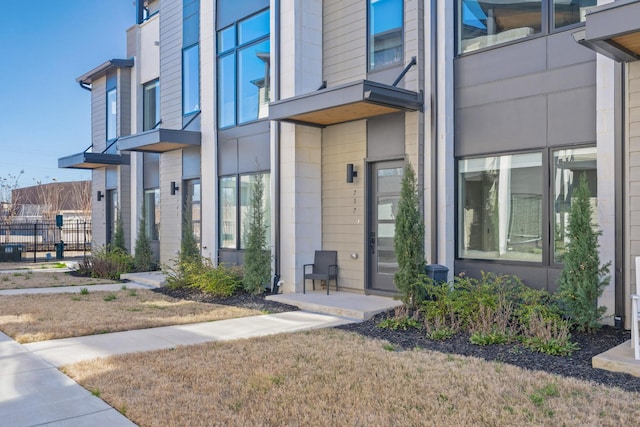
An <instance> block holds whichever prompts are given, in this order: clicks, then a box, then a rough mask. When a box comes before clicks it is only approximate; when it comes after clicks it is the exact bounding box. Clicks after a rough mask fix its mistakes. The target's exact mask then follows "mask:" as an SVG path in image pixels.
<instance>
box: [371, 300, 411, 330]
mask: <svg viewBox="0 0 640 427" xmlns="http://www.w3.org/2000/svg"><path fill="white" fill-rule="evenodd" d="M417 315H418V312H415V313H414V315H412V316H410V315H409V310H408V309H407V307H406V306H404V305H403V306H400V307H397V308H396V309H395V313H394V316H393V317H387V318H386V319H383V320H382V321H380V322H379V323H378V327H379V328H384V329H391V330H393V331H397V330H403V331H406V330H409V329H420V322H419V321H418V316H417Z"/></svg>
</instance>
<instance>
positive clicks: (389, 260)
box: [367, 160, 404, 292]
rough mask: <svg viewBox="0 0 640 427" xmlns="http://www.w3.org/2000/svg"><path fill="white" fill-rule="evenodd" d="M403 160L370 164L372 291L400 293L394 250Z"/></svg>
mask: <svg viewBox="0 0 640 427" xmlns="http://www.w3.org/2000/svg"><path fill="white" fill-rule="evenodd" d="M403 168H404V161H400V160H394V161H383V162H376V163H371V164H370V175H369V176H370V179H369V182H370V195H371V197H370V198H369V212H370V220H369V227H368V230H367V238H368V268H369V288H370V290H372V291H382V292H397V288H396V286H395V285H394V283H393V276H394V274H395V273H396V271H397V270H398V261H397V259H396V253H395V250H394V248H393V239H394V235H395V228H396V215H397V213H398V201H399V200H400V188H401V184H402V173H403Z"/></svg>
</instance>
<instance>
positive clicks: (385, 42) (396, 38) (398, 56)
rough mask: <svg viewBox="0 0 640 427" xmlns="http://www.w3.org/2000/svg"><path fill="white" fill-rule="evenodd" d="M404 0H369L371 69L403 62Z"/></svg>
mask: <svg viewBox="0 0 640 427" xmlns="http://www.w3.org/2000/svg"><path fill="white" fill-rule="evenodd" d="M403 21H404V10H403V0H369V30H368V31H369V71H373V70H376V69H380V68H384V67H388V66H392V65H396V64H401V63H402V57H403V50H404V49H403V37H402V34H403Z"/></svg>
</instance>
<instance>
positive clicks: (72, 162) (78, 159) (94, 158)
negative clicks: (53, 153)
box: [58, 152, 129, 169]
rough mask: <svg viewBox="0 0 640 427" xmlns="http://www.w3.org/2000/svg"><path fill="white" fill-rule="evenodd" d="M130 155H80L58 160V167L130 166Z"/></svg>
mask: <svg viewBox="0 0 640 427" xmlns="http://www.w3.org/2000/svg"><path fill="white" fill-rule="evenodd" d="M128 164H129V155H128V154H106V153H87V152H84V153H78V154H72V155H70V156H66V157H60V158H59V159H58V167H59V168H65V169H98V168H104V167H106V166H117V165H128Z"/></svg>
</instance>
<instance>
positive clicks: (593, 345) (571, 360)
mask: <svg viewBox="0 0 640 427" xmlns="http://www.w3.org/2000/svg"><path fill="white" fill-rule="evenodd" d="M385 317H386V315H385V314H382V315H378V316H376V317H374V318H373V319H371V320H369V321H366V322H362V323H357V324H351V325H344V326H339V327H338V328H339V329H343V330H345V331H351V332H356V333H358V334H361V335H364V336H367V337H371V338H379V339H383V340H387V341H389V342H390V343H391V344H393V345H394V346H395V347H396V348H397V349H401V350H410V349H413V348H422V349H427V350H433V351H438V352H442V353H453V354H459V355H464V356H474V357H479V358H482V359H485V360H489V361H496V362H503V363H508V364H511V365H515V366H518V367H521V368H525V369H531V370H537V371H546V372H549V373H553V374H558V375H563V376H566V377H574V378H579V379H581V380H588V381H594V382H596V383H599V384H603V385H607V386H613V387H619V388H621V389H623V390H626V391H634V392H640V377H634V376H633V375H630V374H621V373H615V372H609V371H605V370H602V369H594V368H592V367H591V358H592V357H593V356H595V355H597V354H600V353H603V352H604V351H606V350H609V349H610V348H613V347H615V346H617V345H619V344H621V343H623V342H625V341H626V340H628V339H630V337H631V334H630V333H629V331H623V330H618V329H614V328H612V327H609V326H603V327H602V328H601V329H600V330H599V331H597V332H596V333H594V334H586V333H579V332H574V333H573V334H572V340H573V341H574V342H575V343H577V344H578V346H579V350H577V351H575V352H573V354H572V355H571V356H566V357H563V356H549V355H546V354H543V353H537V352H534V351H531V350H529V349H527V348H525V347H523V346H522V345H519V344H508V345H487V346H480V345H475V344H472V343H471V342H470V341H469V334H467V333H460V334H457V335H455V336H453V337H452V338H450V339H447V340H445V341H433V340H430V339H428V338H427V337H426V336H425V334H424V332H423V331H419V330H417V329H410V330H407V331H393V330H391V329H388V328H385V329H383V328H379V327H378V326H377V324H378V323H379V322H380V321H381V320H382V319H384V318H385Z"/></svg>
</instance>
